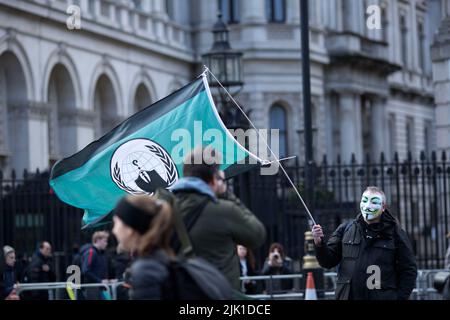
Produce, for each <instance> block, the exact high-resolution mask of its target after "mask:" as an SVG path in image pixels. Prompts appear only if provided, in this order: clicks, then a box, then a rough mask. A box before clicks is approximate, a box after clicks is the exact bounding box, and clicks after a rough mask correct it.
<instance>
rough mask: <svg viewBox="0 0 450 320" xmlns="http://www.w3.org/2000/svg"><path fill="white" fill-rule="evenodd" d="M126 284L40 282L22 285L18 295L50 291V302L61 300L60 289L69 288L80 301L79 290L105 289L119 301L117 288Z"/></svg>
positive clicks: (18, 289)
mask: <svg viewBox="0 0 450 320" xmlns="http://www.w3.org/2000/svg"><path fill="white" fill-rule="evenodd" d="M123 284H124V282H112V283H82V284H79V285H75V284H73V283H72V282H39V283H21V284H19V286H18V288H17V289H16V292H17V295H20V294H21V293H23V292H26V291H48V298H49V300H57V299H59V298H60V295H58V294H57V293H58V292H57V290H58V289H64V290H66V289H67V287H68V286H69V287H70V288H71V289H72V290H73V292H74V295H75V299H78V293H79V290H82V289H86V288H103V289H105V291H107V292H108V294H109V296H110V297H111V299H112V300H117V288H118V287H119V286H121V285H123Z"/></svg>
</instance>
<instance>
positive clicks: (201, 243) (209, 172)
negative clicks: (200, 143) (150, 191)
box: [171, 147, 266, 291]
mask: <svg viewBox="0 0 450 320" xmlns="http://www.w3.org/2000/svg"><path fill="white" fill-rule="evenodd" d="M220 164H221V155H220V154H219V153H218V152H216V151H215V150H214V149H213V148H211V147H198V148H195V149H194V150H193V151H191V152H190V154H188V155H187V156H186V158H185V159H184V164H183V178H181V179H180V180H178V181H177V182H176V184H175V185H174V186H173V187H172V188H171V191H172V192H173V193H174V194H175V196H176V199H177V206H178V210H179V211H180V212H181V215H182V216H183V219H184V221H185V224H186V228H187V230H188V233H189V237H190V239H191V241H192V247H193V250H194V252H195V254H196V255H198V256H199V257H202V258H203V259H205V260H206V261H208V262H210V263H211V264H212V265H214V266H215V267H217V268H218V269H219V270H220V271H221V272H222V273H223V274H224V275H225V277H226V278H227V279H228V280H229V281H230V283H231V285H232V287H233V288H234V289H235V290H236V291H239V290H240V280H239V277H240V268H239V257H238V255H237V252H236V245H238V244H240V245H243V246H245V247H247V248H249V249H250V250H254V249H256V248H258V247H259V246H261V245H262V244H263V243H264V240H265V237H266V229H265V227H264V225H263V224H262V223H261V221H260V220H259V219H258V218H257V217H256V216H255V215H254V214H253V213H252V212H251V211H250V210H249V209H247V208H246V207H245V206H244V205H243V204H242V203H241V202H240V200H239V199H238V198H236V197H235V196H234V195H233V194H232V193H231V192H230V193H227V189H226V182H225V175H224V172H223V171H222V170H220Z"/></svg>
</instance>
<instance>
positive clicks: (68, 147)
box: [48, 64, 77, 165]
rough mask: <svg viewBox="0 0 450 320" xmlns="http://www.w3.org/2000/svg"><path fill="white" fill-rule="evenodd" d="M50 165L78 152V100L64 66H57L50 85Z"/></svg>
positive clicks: (51, 74)
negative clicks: (76, 114) (76, 111)
mask: <svg viewBox="0 0 450 320" xmlns="http://www.w3.org/2000/svg"><path fill="white" fill-rule="evenodd" d="M48 104H49V107H50V113H49V122H48V128H49V129H48V139H49V143H48V145H49V159H50V165H53V163H54V162H55V161H57V160H59V159H60V158H63V157H67V156H70V155H72V154H73V153H75V152H76V151H77V129H76V118H75V117H74V115H75V109H76V98H75V90H74V85H73V81H72V79H71V77H70V75H69V72H68V71H67V69H66V67H65V66H64V65H62V64H56V65H55V66H54V67H53V69H52V72H51V73H50V80H49V84H48Z"/></svg>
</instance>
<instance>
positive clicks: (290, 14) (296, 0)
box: [286, 0, 317, 24]
mask: <svg viewBox="0 0 450 320" xmlns="http://www.w3.org/2000/svg"><path fill="white" fill-rule="evenodd" d="M316 1H317V0H316ZM286 4H287V21H288V22H289V23H293V24H300V0H287V3H286ZM310 5H312V3H310Z"/></svg>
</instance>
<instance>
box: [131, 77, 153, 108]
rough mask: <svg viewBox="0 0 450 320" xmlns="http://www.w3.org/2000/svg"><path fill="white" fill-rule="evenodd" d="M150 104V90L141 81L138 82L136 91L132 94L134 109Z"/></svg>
mask: <svg viewBox="0 0 450 320" xmlns="http://www.w3.org/2000/svg"><path fill="white" fill-rule="evenodd" d="M151 104H152V98H151V95H150V91H149V90H148V89H147V86H146V85H145V84H143V83H140V84H139V85H138V87H137V88H136V93H135V94H134V105H133V107H134V111H135V112H137V111H139V110H142V109H144V108H146V107H148V106H149V105H151Z"/></svg>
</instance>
